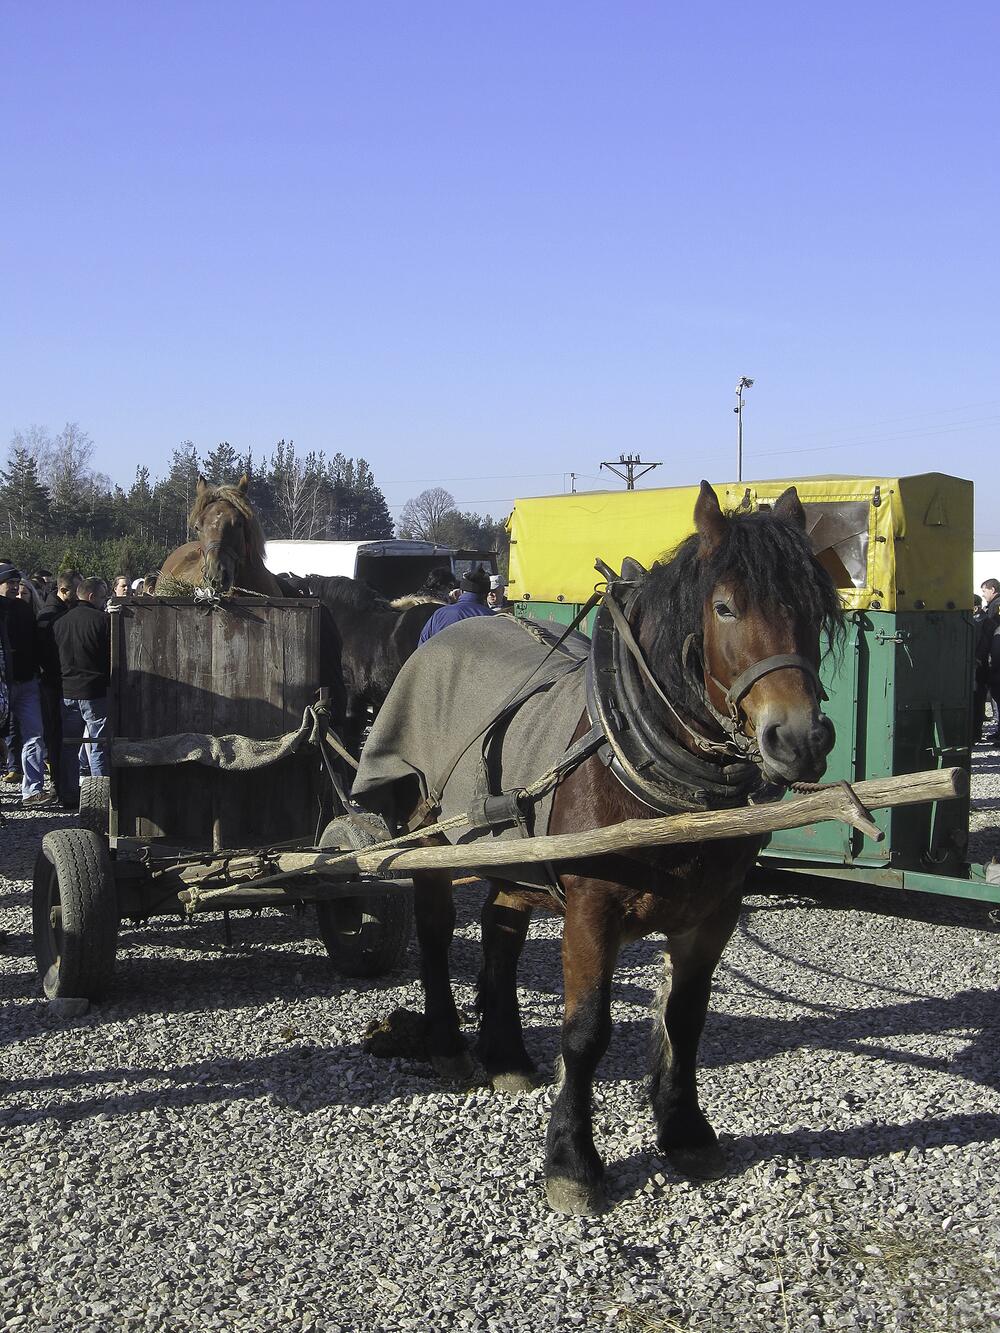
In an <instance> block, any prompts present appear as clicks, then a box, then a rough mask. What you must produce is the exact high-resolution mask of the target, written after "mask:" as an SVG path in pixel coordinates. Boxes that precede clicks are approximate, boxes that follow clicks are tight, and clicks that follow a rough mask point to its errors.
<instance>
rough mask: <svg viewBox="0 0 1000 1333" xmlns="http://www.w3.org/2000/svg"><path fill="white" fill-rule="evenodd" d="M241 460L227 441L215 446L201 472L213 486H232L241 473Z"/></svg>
mask: <svg viewBox="0 0 1000 1333" xmlns="http://www.w3.org/2000/svg"><path fill="white" fill-rule="evenodd" d="M243 470H244V469H243V466H242V460H241V458H240V456H239V454H238V453H237V452H236V450H235V449H234V448H233V446H232V445H231V444H230V443H229V441H228V440H223V441H222V442H221V444H217V445H216V446H215V448H214V449H213V450H212V451H211V453H209V454H208V455H207V456H206V458H205V461H204V464H203V465H202V472H203V473H204V474H205V478H206V480H207V481H210V482H211V483H212V484H213V486H233V485H235V484H236V482H238V481H239V479H240V476H241V475H242V473H243Z"/></svg>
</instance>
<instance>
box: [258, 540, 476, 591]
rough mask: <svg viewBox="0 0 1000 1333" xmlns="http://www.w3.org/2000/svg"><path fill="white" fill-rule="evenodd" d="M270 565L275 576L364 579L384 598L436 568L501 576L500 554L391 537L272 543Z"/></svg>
mask: <svg viewBox="0 0 1000 1333" xmlns="http://www.w3.org/2000/svg"><path fill="white" fill-rule="evenodd" d="M264 563H265V564H266V565H267V567H268V569H269V570H270V571H271V573H272V574H296V575H298V577H299V578H306V577H308V576H309V575H310V574H325V575H331V574H341V575H344V576H345V577H347V578H351V579H361V580H362V582H364V583H367V584H368V586H369V587H370V588H374V589H375V590H376V592H380V593H381V594H382V596H383V597H402V596H403V595H404V594H406V593H409V592H416V590H417V589H418V588H419V587H420V585H421V584H422V583H423V581H424V579H425V578H426V577H427V575H428V574H429V573H430V572H431V570H433V569H440V568H441V567H442V566H445V567H447V568H449V569H451V571H452V573H453V574H455V575H458V576H461V575H462V574H464V573H466V572H467V571H468V570H470V569H474V568H475V567H476V566H477V565H480V566H482V568H483V569H485V570H487V571H488V572H489V573H490V574H495V573H496V572H497V556H496V552H495V551H466V550H461V549H459V548H458V547H455V546H438V545H436V544H435V543H434V542H418V541H404V540H403V539H402V538H389V539H386V540H383V541H369V542H317V541H269V542H268V543H267V549H266V553H265V556H264Z"/></svg>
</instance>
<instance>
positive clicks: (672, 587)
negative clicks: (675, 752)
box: [638, 512, 844, 701]
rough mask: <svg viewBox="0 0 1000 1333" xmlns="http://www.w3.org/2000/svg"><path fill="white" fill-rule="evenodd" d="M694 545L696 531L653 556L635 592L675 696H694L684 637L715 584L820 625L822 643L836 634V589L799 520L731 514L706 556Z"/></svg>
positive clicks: (840, 626) (836, 639)
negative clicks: (661, 554)
mask: <svg viewBox="0 0 1000 1333" xmlns="http://www.w3.org/2000/svg"><path fill="white" fill-rule="evenodd" d="M700 546H701V538H700V537H699V536H698V534H697V533H695V534H694V535H693V536H691V537H688V538H686V539H685V540H684V541H683V542H681V544H680V545H679V546H678V547H677V548H676V549H675V550H674V551H673V552H672V553H671V554H669V555H667V556H665V557H663V558H662V559H661V560H658V561H657V562H656V564H654V565H653V567H652V569H651V570H650V571H649V573H648V574H646V575H645V576H644V578H643V580H642V587H641V591H640V594H639V603H638V605H639V609H640V613H641V616H642V620H643V622H644V623H645V622H646V621H647V618H648V620H649V622H650V623H651V625H652V636H651V640H650V656H651V658H652V661H653V663H655V670H656V674H657V676H658V678H659V679H660V682H661V684H662V685H663V686H664V688H665V689H667V691H668V692H669V693H672V694H673V696H674V697H675V698H678V697H680V698H686V699H688V700H689V701H690V700H691V698H692V684H691V679H690V677H689V675H688V673H687V672H686V671H685V670H684V665H683V649H684V643H685V640H686V639H687V636H688V635H689V634H698V633H699V632H700V629H701V623H702V608H703V606H704V604H705V600H706V598H707V597H709V596H710V594H711V592H712V589H713V588H714V587H716V586H717V585H718V584H719V583H731V584H732V585H733V586H734V587H736V588H738V589H739V590H740V592H741V593H742V595H743V597H744V598H745V599H746V603H747V605H749V606H753V607H757V608H760V609H763V610H765V611H766V610H768V609H770V610H776V609H779V608H780V609H781V610H782V611H783V612H784V613H785V614H787V615H790V616H791V618H792V620H793V621H794V622H795V623H796V624H804V625H818V626H819V629H820V632H821V634H823V635H825V637H826V640H827V649H828V650H833V648H834V647H835V645H837V644H839V643H840V642H841V641H842V639H843V634H844V610H843V606H842V605H841V601H840V597H839V595H838V593H837V589H836V587H835V586H834V582H833V580H832V579H831V577H830V575H829V574H828V573H827V571H826V570H825V569H824V568H823V566H822V565H821V564H820V563H819V561H818V560H817V559H816V556H815V555H814V554H813V549H812V546H811V544H810V542H809V538H808V536H807V535H806V533H805V532H804V531H803V530H802V528H800V527H799V526H798V524H796V523H794V522H790V521H788V520H786V519H780V518H775V517H773V515H771V514H770V513H759V512H758V513H746V514H744V513H738V514H733V515H731V516H730V517H729V518H728V519H727V521H726V524H725V527H724V529H723V533H722V538H721V540H720V541H719V543H718V545H717V546H716V547H715V548H714V550H712V551H710V552H709V553H708V554H707V555H706V556H704V558H703V557H702V555H701V553H700Z"/></svg>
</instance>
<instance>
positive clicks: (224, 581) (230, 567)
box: [204, 542, 236, 593]
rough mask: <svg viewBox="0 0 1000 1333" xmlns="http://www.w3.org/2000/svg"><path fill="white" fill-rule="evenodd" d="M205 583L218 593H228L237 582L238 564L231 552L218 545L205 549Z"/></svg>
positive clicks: (213, 544)
mask: <svg viewBox="0 0 1000 1333" xmlns="http://www.w3.org/2000/svg"><path fill="white" fill-rule="evenodd" d="M204 556H205V582H206V583H207V584H208V586H209V587H210V588H212V589H214V590H215V591H216V592H221V593H228V592H230V591H231V590H232V587H233V584H234V583H235V582H236V562H235V560H234V559H233V558H232V556H231V555H230V554H229V552H228V551H227V550H226V549H225V548H224V547H222V546H221V545H217V544H216V543H214V542H213V543H212V544H211V545H209V546H206V547H205V548H204Z"/></svg>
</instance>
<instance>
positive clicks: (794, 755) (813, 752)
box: [757, 711, 836, 783]
mask: <svg viewBox="0 0 1000 1333" xmlns="http://www.w3.org/2000/svg"><path fill="white" fill-rule="evenodd" d="M835 740H836V732H835V730H834V726H833V723H832V722H831V721H830V719H829V718H828V717H827V716H826V715H825V714H823V713H820V712H818V711H817V712H813V713H812V714H811V715H807V716H805V717H796V716H788V715H786V716H783V717H778V716H775V715H773V714H772V715H770V716H767V717H765V718H764V719H762V721H761V725H759V726H758V728H757V744H758V745H759V747H760V753H761V756H762V758H763V760H764V773H765V776H767V777H769V778H771V779H773V780H777V781H780V782H786V783H792V782H818V781H819V779H820V778H821V777H822V776H823V774H824V773H825V772H826V757H827V755H828V754H829V753H830V751H831V750H832V749H833V743H834V741H835Z"/></svg>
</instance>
